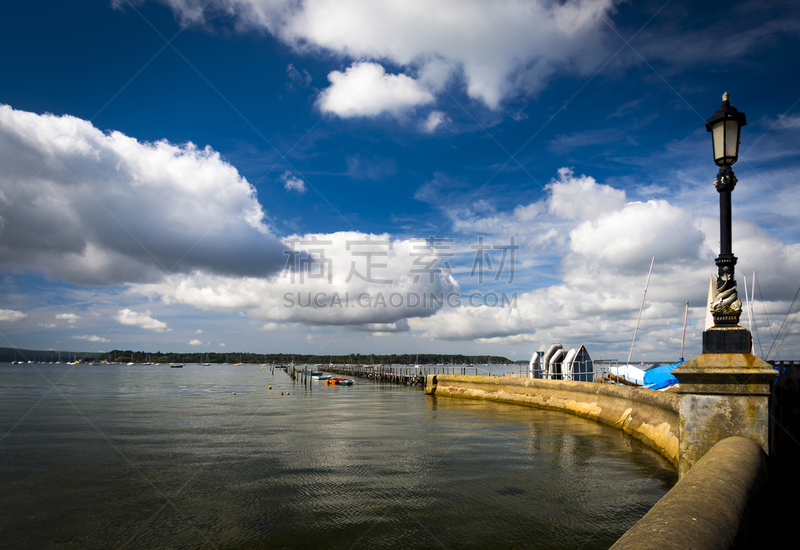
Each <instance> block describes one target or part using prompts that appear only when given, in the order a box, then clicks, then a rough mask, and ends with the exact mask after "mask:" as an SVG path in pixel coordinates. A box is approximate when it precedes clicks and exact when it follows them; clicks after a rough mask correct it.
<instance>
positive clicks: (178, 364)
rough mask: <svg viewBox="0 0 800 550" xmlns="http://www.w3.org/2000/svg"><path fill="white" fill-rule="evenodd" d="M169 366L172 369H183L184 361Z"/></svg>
mask: <svg viewBox="0 0 800 550" xmlns="http://www.w3.org/2000/svg"><path fill="white" fill-rule="evenodd" d="M169 368H171V369H181V368H183V363H170V364H169Z"/></svg>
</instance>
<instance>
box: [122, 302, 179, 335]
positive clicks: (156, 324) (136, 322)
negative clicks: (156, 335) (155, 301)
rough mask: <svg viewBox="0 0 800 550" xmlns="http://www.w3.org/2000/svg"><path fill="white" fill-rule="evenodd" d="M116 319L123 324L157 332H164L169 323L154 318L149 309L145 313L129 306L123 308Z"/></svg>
mask: <svg viewBox="0 0 800 550" xmlns="http://www.w3.org/2000/svg"><path fill="white" fill-rule="evenodd" d="M116 319H117V321H119V322H120V323H121V324H123V325H130V326H135V327H140V328H143V329H147V330H154V331H156V332H164V331H165V330H166V329H167V324H166V323H164V322H162V321H159V320H158V319H153V318H152V317H151V316H150V311H149V310H148V311H146V312H145V313H138V312H136V311H133V310H130V309H128V308H125V309H121V310H119V314H118V315H117V317H116Z"/></svg>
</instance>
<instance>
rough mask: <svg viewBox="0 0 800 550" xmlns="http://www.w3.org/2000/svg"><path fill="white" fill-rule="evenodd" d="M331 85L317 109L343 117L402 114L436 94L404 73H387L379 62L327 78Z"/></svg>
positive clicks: (351, 68)
mask: <svg viewBox="0 0 800 550" xmlns="http://www.w3.org/2000/svg"><path fill="white" fill-rule="evenodd" d="M328 80H330V81H331V85H330V86H329V87H328V88H326V89H325V90H323V91H322V93H320V95H319V99H318V100H317V106H318V107H319V109H320V111H322V112H323V113H333V114H335V115H338V116H340V117H342V118H352V117H364V116H377V115H380V114H383V113H389V114H392V115H395V116H397V115H400V114H402V113H403V112H405V111H407V110H408V109H410V108H412V107H416V106H417V105H425V104H426V103H430V102H432V101H433V95H432V94H431V93H430V92H429V91H427V90H426V89H425V88H423V87H422V86H420V84H419V83H418V82H417V81H416V80H414V79H413V78H410V77H408V76H406V75H404V74H386V71H384V69H383V67H382V66H380V65H378V64H377V63H365V62H362V63H354V64H353V65H352V66H350V67H349V68H348V69H347V70H346V71H345V72H343V73H341V72H339V71H333V72H331V73H330V74H329V75H328Z"/></svg>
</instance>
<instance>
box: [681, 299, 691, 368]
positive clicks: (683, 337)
mask: <svg viewBox="0 0 800 550" xmlns="http://www.w3.org/2000/svg"><path fill="white" fill-rule="evenodd" d="M688 318H689V302H686V309H685V310H684V311H683V336H682V337H681V363H683V344H684V343H685V342H686V320H687V319H688Z"/></svg>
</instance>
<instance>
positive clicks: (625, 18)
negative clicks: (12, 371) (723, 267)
mask: <svg viewBox="0 0 800 550" xmlns="http://www.w3.org/2000/svg"><path fill="white" fill-rule="evenodd" d="M77 6H78V5H76V4H73V3H64V2H54V1H37V0H30V1H27V2H5V3H3V5H2V7H0V51H2V52H3V53H2V56H0V281H1V282H2V292H0V346H5V347H22V348H33V349H50V350H77V351H107V350H111V349H133V350H144V351H153V352H155V351H163V352H167V351H173V352H192V351H195V352H212V351H213V352H224V353H231V354H236V353H237V352H239V353H242V352H248V353H279V352H282V353H302V354H315V355H320V356H322V357H324V356H325V355H330V354H349V353H362V354H375V355H380V354H391V353H434V354H437V353H438V354H441V355H442V356H443V357H446V356H447V355H448V354H463V355H468V356H478V355H488V354H492V355H501V356H505V357H508V358H510V359H513V360H523V359H525V360H527V359H528V358H529V357H530V355H531V353H532V352H533V351H535V350H540V349H546V348H547V347H548V346H549V345H550V344H551V343H553V342H559V343H561V344H563V345H564V347H567V348H574V347H578V346H580V345H585V346H586V348H587V350H588V351H589V354H590V355H591V356H592V357H593V358H595V359H619V360H623V361H624V360H627V357H628V355H629V353H630V350H631V344H632V339H633V335H634V329H635V327H636V324H637V315H638V313H639V308H640V306H641V304H642V297H643V293H644V290H645V284H646V282H647V275H648V270H649V267H650V264H651V260H652V259H653V258H655V260H654V262H653V273H652V277H651V279H650V282H649V286H648V290H647V295H646V299H645V302H644V309H643V312H642V315H641V321H640V323H639V329H638V333H637V336H636V342H635V345H634V347H633V355H632V359H633V361H636V362H638V361H648V360H673V359H674V360H677V359H678V357H679V356H680V353H681V341H682V334H683V317H684V307H685V303H686V302H687V301H688V302H689V306H690V308H689V316H688V327H687V331H686V339H685V346H686V349H685V351H684V356H685V357H686V358H687V359H688V358H689V357H693V356H695V355H697V354H699V353H700V352H701V349H700V348H701V343H702V330H703V328H704V322H705V316H706V309H707V303H706V301H707V293H708V283H709V276H710V274H711V273H713V272H715V270H716V266H715V264H714V258H715V257H716V255H717V253H718V247H719V198H718V194H717V192H716V191H715V188H714V186H713V180H714V177H715V176H716V172H717V168H716V166H715V165H714V163H713V159H712V147H711V139H710V134H708V133H707V131H706V129H705V126H704V121H705V119H706V118H708V117H710V116H711V115H712V114H713V113H714V111H716V110H717V109H718V108H719V106H720V104H721V102H722V99H721V96H722V94H723V92H726V91H727V92H729V93H730V97H731V103H732V104H733V105H734V106H736V107H737V108H738V109H739V110H741V111H743V112H745V113H746V115H747V126H745V127H744V128H743V130H742V137H741V149H740V159H739V161H738V163H737V164H736V165H735V167H734V169H735V172H736V176H737V178H738V179H739V182H738V184H737V186H736V189H735V190H734V192H733V194H732V202H733V252H734V253H735V254H736V255H737V257H738V258H739V262H738V265H737V272H736V273H737V277H736V278H737V281H738V283H739V289H740V295H742V298H744V296H743V294H744V291H743V290H744V286H745V279H746V283H747V287H748V296H750V294H751V292H750V288H751V285H752V283H753V280H754V279H753V273H754V272H755V273H756V283H757V284H756V286H755V298H754V299H753V300H752V304H753V305H752V310H753V314H752V317H753V318H752V323H753V324H754V337H755V340H756V346H755V348H756V353H757V354H758V355H760V356H762V357H769V358H773V359H775V358H777V359H798V358H800V353H799V352H798V346H799V345H800V335H799V334H798V332H799V331H800V327H799V326H798V325H796V324H794V323H793V320H794V316H793V315H788V314H789V313H790V308H791V306H792V304H793V300H794V298H795V295H796V293H797V292H798V286H800V277H799V276H798V275H797V274H798V273H800V244H799V243H800V225H799V224H800V186H798V185H797V182H798V180H799V179H800V148H798V137H800V86H798V84H799V83H800V78H798V76H797V75H798V74H800V57H798V56H797V52H798V51H800V5H798V4H797V3H796V2H790V1H786V2H771V1H764V0H759V1H757V2H756V1H739V2H701V3H698V2H690V1H686V0H684V1H680V0H672V1H667V2H663V3H662V2H661V1H654V2H646V1H645V2H619V1H616V0H568V1H548V0H528V1H521V0H507V1H497V2H486V1H483V0H461V1H458V2H456V1H453V0H438V1H437V0H405V1H403V2H395V1H390V2H361V1H351V0H336V1H333V0H304V1H298V0H95V1H86V2H82V3H80V7H77ZM742 301H743V302H744V301H745V300H744V299H743V300H742ZM787 315H788V316H787ZM748 323H749V320H748V316H747V314H743V317H742V324H743V325H744V326H749V325H748Z"/></svg>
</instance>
